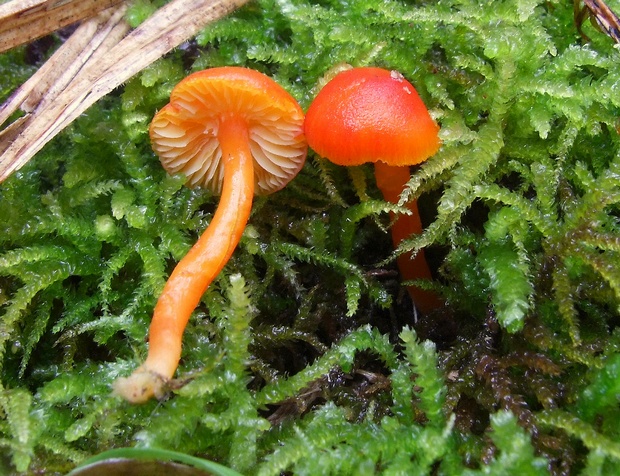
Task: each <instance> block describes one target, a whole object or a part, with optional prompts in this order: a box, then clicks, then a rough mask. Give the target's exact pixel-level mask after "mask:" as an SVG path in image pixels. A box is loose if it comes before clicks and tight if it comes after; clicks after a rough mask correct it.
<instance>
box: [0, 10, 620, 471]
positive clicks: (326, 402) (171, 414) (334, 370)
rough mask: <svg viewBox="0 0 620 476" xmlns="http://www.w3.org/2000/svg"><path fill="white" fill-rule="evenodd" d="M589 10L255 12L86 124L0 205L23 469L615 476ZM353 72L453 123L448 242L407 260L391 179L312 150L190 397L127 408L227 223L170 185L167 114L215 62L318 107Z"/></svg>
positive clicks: (185, 369)
mask: <svg viewBox="0 0 620 476" xmlns="http://www.w3.org/2000/svg"><path fill="white" fill-rule="evenodd" d="M160 3H161V2H146V1H140V2H135V3H134V4H133V6H132V7H131V9H130V13H129V18H130V21H131V22H132V23H133V24H137V23H139V22H141V21H143V20H144V18H146V17H147V16H148V15H149V14H150V13H151V12H152V11H153V10H154V8H155V7H157V6H158V5H160ZM572 8H573V5H572V2H558V1H552V2H549V1H542V0H541V1H537V0H527V1H522V0H521V1H517V0H514V1H513V0H504V1H499V2H498V1H494V2H482V4H481V3H480V2H478V1H470V0H460V1H449V0H442V1H439V2H419V1H396V0H388V1H377V0H357V1H355V2H344V1H338V0H321V1H308V0H293V1H279V0H264V1H262V0H261V1H258V2H251V3H249V4H248V5H246V6H245V7H243V8H242V9H241V10H239V11H237V12H236V13H235V14H233V15H231V16H229V17H227V18H226V19H224V20H222V21H220V22H218V23H216V24H214V25H210V26H208V27H206V28H205V29H204V31H203V32H201V33H200V34H199V35H198V36H197V37H196V38H195V39H193V40H191V41H189V42H188V43H186V44H185V45H183V47H182V48H179V49H178V50H177V51H175V52H173V53H171V54H170V55H168V56H167V57H165V58H163V59H161V60H159V61H157V62H156V63H155V64H153V65H151V66H150V67H148V68H147V69H145V70H144V71H143V72H141V73H140V74H138V75H137V76H136V77H134V78H133V79H131V80H130V81H129V82H128V83H127V84H125V85H124V86H123V88H122V90H120V91H119V93H118V94H115V95H110V96H108V97H106V98H104V99H103V100H101V101H99V102H98V103H97V104H96V105H95V106H93V107H92V108H90V109H89V110H88V111H87V113H86V114H84V115H83V116H82V117H80V118H79V119H78V120H77V121H76V122H75V123H74V124H73V125H72V126H71V127H70V128H69V129H68V130H66V131H65V132H64V133H63V134H61V135H60V136H58V137H57V138H56V139H55V140H54V141H52V142H51V143H50V144H48V145H47V146H46V147H45V148H44V149H43V150H42V151H41V153H39V154H38V155H37V156H36V157H35V158H34V159H33V160H32V161H31V162H30V163H29V164H28V165H26V166H25V167H24V168H22V169H21V170H20V171H19V172H17V173H15V174H14V175H13V176H11V177H10V178H9V179H7V180H6V181H5V182H4V183H3V184H1V185H0V376H1V381H0V414H1V415H2V417H3V418H1V419H0V453H1V454H2V458H0V471H2V470H4V469H5V467H6V468H10V469H7V471H6V472H9V471H17V472H28V471H30V472H37V471H40V472H45V473H46V474H55V473H61V474H64V473H65V472H66V471H68V470H69V469H71V468H72V467H74V466H75V465H76V464H78V463H79V462H81V461H83V460H85V459H86V458H88V457H89V456H92V455H93V454H95V453H97V452H100V451H103V450H105V449H109V448H119V447H130V446H138V447H143V448H154V447H158V448H165V449H169V450H175V451H182V452H184V453H187V454H191V455H195V456H198V457H203V458H206V459H210V460H214V461H218V462H220V463H222V464H224V465H227V466H230V467H233V468H235V469H237V470H238V471H240V472H243V473H244V474H280V472H281V471H291V472H293V473H295V474H306V473H308V474H323V473H325V474H374V473H376V472H383V473H386V474H390V473H393V474H405V473H406V474H429V473H433V474H478V473H480V474H507V472H512V473H513V474H524V475H526V474H541V473H542V472H550V473H552V474H579V473H580V472H581V473H583V474H613V473H614V472H617V469H618V465H619V464H620V462H619V458H620V457H619V451H618V447H617V446H618V445H617V440H618V419H619V415H618V410H617V407H618V382H619V379H620V377H619V375H618V373H619V371H618V355H619V353H620V333H619V332H618V322H619V320H618V316H619V306H620V272H619V271H618V266H617V263H618V262H619V258H620V256H619V254H620V245H619V243H620V226H619V220H618V217H619V203H620V141H619V137H618V124H619V119H618V117H619V112H620V99H619V98H620V96H619V95H618V85H619V84H620V61H619V53H618V49H617V48H616V47H614V45H613V42H612V40H611V39H610V38H608V37H607V36H605V35H604V34H603V33H601V32H598V31H596V30H594V29H592V28H590V26H586V25H584V28H587V34H588V35H589V36H590V37H591V39H592V42H591V43H584V42H583V41H582V40H581V38H580V36H579V33H578V31H577V29H576V26H575V25H574V23H573V10H572ZM31 63H32V61H31V59H29V56H28V49H27V48H26V47H24V48H19V49H17V50H15V51H12V52H9V53H5V54H3V55H1V56H0V73H2V74H0V96H2V97H3V98H4V97H6V96H7V95H8V94H10V91H11V90H12V89H13V88H15V87H16V86H17V85H19V84H20V83H21V82H23V81H24V80H25V78H26V77H27V76H28V75H29V74H31V73H32V71H34V69H35V65H33V64H31ZM340 63H350V64H352V65H355V66H363V65H377V66H381V67H385V68H393V69H397V70H399V71H400V72H402V73H403V74H404V75H405V76H406V77H407V79H408V80H410V81H411V82H412V83H413V84H414V85H415V86H416V88H417V89H418V91H419V93H420V95H421V96H422V98H423V99H424V100H425V102H426V104H427V105H428V106H429V108H430V110H431V112H432V114H433V115H434V116H435V117H436V118H437V120H438V122H439V123H440V124H441V128H442V129H441V137H442V141H443V144H442V148H441V150H440V151H439V153H438V154H437V155H436V156H435V157H433V158H431V159H430V160H429V161H428V162H426V163H425V164H424V165H422V166H420V167H418V168H416V169H415V170H413V171H412V176H411V180H410V181H409V184H408V186H407V189H406V190H405V192H404V194H403V196H402V200H401V201H402V203H401V205H403V204H404V203H405V202H406V200H408V199H414V198H416V199H417V198H419V204H420V206H421V210H422V214H423V216H424V218H425V221H426V227H425V231H424V232H423V233H422V234H421V235H419V236H412V237H411V238H410V239H409V240H406V241H405V242H404V243H403V244H402V245H401V247H400V249H398V250H396V251H394V250H392V249H391V242H390V239H389V235H388V228H389V224H390V221H389V212H399V211H402V210H403V209H402V208H400V207H399V206H395V205H391V204H387V203H384V202H382V201H381V200H380V194H379V193H377V190H376V187H375V184H374V180H373V176H372V168H371V167H359V168H356V169H354V170H350V171H347V170H344V169H343V168H341V167H337V166H334V165H333V164H330V163H328V162H326V161H325V160H323V159H321V158H319V157H316V156H315V155H314V154H312V153H311V154H310V156H309V158H308V162H307V164H306V166H305V167H304V169H303V170H302V172H301V173H300V174H299V176H298V177H297V178H296V179H295V180H294V181H293V182H292V183H291V184H289V186H287V187H286V188H285V189H284V190H282V191H280V192H278V193H277V194H274V195H272V196H269V197H261V198H258V199H257V200H256V201H255V204H254V207H253V212H252V217H251V223H250V226H249V227H248V229H247V230H246V232H245V233H244V236H243V238H242V240H241V244H240V246H239V247H238V249H237V250H236V252H235V254H234V256H233V258H232V260H231V261H230V262H229V263H228V264H227V266H226V268H225V269H224V271H223V272H222V273H221V275H220V276H219V277H218V279H217V280H216V282H215V283H214V284H213V285H212V286H211V287H210V289H209V290H208V291H207V292H206V293H205V295H204V297H203V299H202V301H201V303H200V305H199V307H198V308H197V310H196V312H195V314H194V316H193V317H192V319H191V320H190V324H189V326H188V329H187V332H186V335H185V339H184V351H183V360H182V365H181V367H180V368H179V371H178V377H179V378H178V381H175V382H173V385H172V386H171V389H170V395H169V398H168V399H166V400H164V401H162V402H150V403H147V404H145V405H143V406H131V405H129V404H127V403H125V402H123V401H121V400H120V399H117V398H115V397H113V396H111V383H112V382H113V381H114V380H115V379H116V378H117V377H118V376H121V375H127V374H128V373H130V371H131V370H133V369H134V368H135V367H136V365H137V364H138V363H139V362H140V361H142V359H143V358H144V356H145V353H146V343H145V341H144V338H145V336H146V335H147V330H148V324H149V321H150V316H151V313H152V310H153V306H154V305H155V302H156V299H157V296H158V295H159V293H160V291H161V289H162V287H163V285H164V283H165V280H166V278H167V277H168V275H169V273H170V272H171V270H172V269H173V267H174V265H175V263H176V262H177V261H178V260H179V259H180V258H181V257H182V256H184V255H185V253H186V252H187V250H188V249H189V248H190V246H191V244H192V243H193V242H194V241H195V240H196V238H197V236H198V235H199V234H200V233H201V232H202V231H203V230H204V228H205V227H206V226H207V224H208V223H209V221H210V219H211V216H212V213H213V211H214V209H215V206H216V204H217V198H216V197H212V196H211V195H210V194H209V193H208V192H205V191H200V190H189V189H187V188H185V187H183V178H182V177H167V176H166V174H165V173H164V171H163V170H162V168H161V166H160V165H159V161H158V159H157V158H156V157H155V156H154V154H153V153H152V151H151V149H150V145H149V143H148V134H147V131H148V124H149V121H150V119H151V117H152V116H153V114H154V113H155V111H156V110H157V109H159V108H161V107H162V106H163V105H164V104H165V103H166V102H167V99H168V95H169V93H170V90H171V89H172V87H173V86H174V84H176V82H178V81H179V80H180V79H181V78H182V77H184V76H185V75H186V74H188V73H190V72H191V71H195V70H198V69H202V68H207V67H213V66H220V65H244V66H249V67H252V68H255V69H258V70H260V71H263V72H265V73H266V74H268V75H270V76H271V77H273V78H274V79H276V80H277V81H278V82H279V83H280V84H282V86H284V87H285V88H286V89H287V90H289V91H290V92H291V93H292V94H293V95H294V96H295V97H296V98H297V99H298V100H299V101H300V103H301V104H302V105H303V107H304V108H306V107H307V106H308V105H309V103H310V101H311V100H312V98H313V96H314V95H315V94H316V91H317V88H318V86H317V84H318V82H319V80H320V79H321V77H322V76H323V75H324V74H325V73H327V72H328V71H330V70H331V69H332V68H333V67H335V66H338V65H339V64H340ZM422 248H425V249H426V254H427V256H428V257H429V259H430V261H431V264H432V267H433V270H434V271H435V272H436V275H437V279H436V280H434V281H433V282H432V283H425V284H424V286H425V287H427V288H431V289H434V290H435V291H436V292H438V293H441V294H442V295H443V297H444V298H445V299H446V302H447V304H446V307H445V308H441V309H439V310H438V311H437V312H435V313H433V314H432V315H428V316H419V315H415V314H414V313H413V312H412V306H411V303H410V302H409V301H408V297H406V292H403V289H402V287H401V283H399V282H398V278H397V274H396V268H395V265H394V260H393V258H394V257H395V255H396V254H398V253H401V252H404V251H413V252H416V251H418V250H420V249H422ZM413 329H415V331H414V330H413ZM2 465H4V467H3V466H2Z"/></svg>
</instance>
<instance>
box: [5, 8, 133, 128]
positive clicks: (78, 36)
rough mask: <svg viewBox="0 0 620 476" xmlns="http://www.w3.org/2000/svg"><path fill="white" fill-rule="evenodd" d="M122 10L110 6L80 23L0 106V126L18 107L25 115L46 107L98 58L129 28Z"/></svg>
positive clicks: (123, 9)
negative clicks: (82, 69)
mask: <svg viewBox="0 0 620 476" xmlns="http://www.w3.org/2000/svg"><path fill="white" fill-rule="evenodd" d="M125 10H126V9H125V6H120V7H118V8H110V9H108V10H106V11H104V12H101V13H100V14H99V15H97V16H96V17H94V18H90V19H88V20H86V21H84V22H82V24H81V25H80V26H79V27H78V28H77V30H75V32H74V34H73V35H71V36H70V37H69V38H68V39H67V41H65V43H64V44H63V45H62V46H61V47H60V48H58V50H56V52H55V53H54V54H53V55H52V56H51V57H50V58H49V60H48V61H47V62H46V63H45V64H44V65H43V66H41V67H40V68H39V69H38V71H37V72H36V73H35V74H34V75H32V77H31V78H30V79H29V80H28V81H26V82H25V83H24V84H22V85H21V86H20V87H19V88H17V89H16V90H15V91H14V92H13V94H12V95H11V96H10V97H9V98H8V99H7V101H6V102H5V103H4V104H2V105H1V106H0V125H1V124H4V122H6V121H7V120H8V119H9V117H10V116H11V114H13V113H14V112H15V111H17V109H20V110H21V111H23V112H25V113H27V114H30V113H32V112H33V111H34V110H35V109H36V108H37V107H38V108H39V109H41V110H43V109H45V108H46V107H47V106H48V105H49V104H50V103H52V102H53V101H54V100H55V99H56V98H57V96H58V95H59V94H60V93H62V92H63V91H64V90H65V88H66V87H67V85H68V84H69V83H70V82H71V80H72V79H73V78H74V77H75V76H76V75H77V74H78V73H79V71H80V69H81V68H82V67H83V66H84V65H85V64H86V63H88V62H89V61H95V62H96V61H99V59H100V57H101V55H104V54H105V53H106V52H107V51H108V50H109V49H110V48H112V47H113V46H114V45H116V44H117V43H118V42H119V41H120V40H121V39H122V38H123V37H124V36H125V34H126V33H127V31H129V25H127V24H126V23H125V22H124V21H122V20H123V15H124V14H125ZM27 117H28V116H26V118H27ZM5 131H6V129H5ZM5 131H2V134H4V133H5ZM2 134H0V137H2Z"/></svg>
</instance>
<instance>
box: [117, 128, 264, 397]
mask: <svg viewBox="0 0 620 476" xmlns="http://www.w3.org/2000/svg"><path fill="white" fill-rule="evenodd" d="M218 139H219V141H220V147H221V149H222V161H223V166H224V183H223V186H222V196H221V198H220V203H219V205H218V208H217V210H216V212H215V214H214V215H213V219H212V220H211V223H210V224H209V226H208V228H207V229H206V230H205V232H204V233H203V234H202V236H201V237H200V238H199V239H198V241H197V242H196V244H195V245H194V246H193V247H192V249H191V250H190V251H189V253H187V255H186V256H185V257H184V258H183V259H182V260H181V261H179V263H178V264H177V266H176V267H175V269H174V271H173V272H172V274H171V275H170V278H169V279H168V281H167V282H166V285H165V287H164V290H163V292H162V294H161V296H160V297H159V300H158V302H157V305H156V306H155V311H154V313H153V320H152V322H151V326H150V329H149V352H148V357H147V359H146V361H145V362H144V364H143V365H142V366H141V367H140V368H138V369H137V370H136V371H135V372H134V374H132V376H130V377H128V378H127V379H119V380H118V381H117V383H116V384H115V391H116V393H117V394H120V395H122V396H123V397H125V398H126V399H127V400H130V401H134V402H140V401H146V400H148V399H149V398H150V397H151V396H153V394H155V395H158V393H161V391H162V386H163V385H164V383H165V382H166V381H167V380H168V379H170V378H172V376H173V375H174V372H175V371H176V368H177V366H178V365H179V360H180V358H181V347H182V340H183V332H184V330H185V326H186V325H187V322H188V320H189V318H190V316H191V314H192V312H193V311H194V309H195V308H196V306H197V305H198V303H199V302H200V299H201V297H202V295H203V294H204V292H205V291H206V289H207V288H208V287H209V285H210V284H211V282H212V281H213V280H214V279H215V277H216V276H217V275H218V274H219V273H220V271H221V270H222V268H223V267H224V266H225V265H226V263H227V262H228V260H229V259H230V257H231V255H232V253H233V251H234V250H235V248H236V247H237V244H238V243H239V240H240V239H241V235H242V234H243V230H244V228H245V226H246V223H247V221H248V218H249V216H250V211H251V208H252V199H253V196H254V168H253V159H252V154H251V152H250V149H249V143H248V131H247V125H246V124H245V122H244V121H242V120H240V119H236V118H233V117H230V118H227V119H225V120H224V121H222V123H221V124H220V128H219V132H218ZM134 376H136V378H133V379H132V377H134Z"/></svg>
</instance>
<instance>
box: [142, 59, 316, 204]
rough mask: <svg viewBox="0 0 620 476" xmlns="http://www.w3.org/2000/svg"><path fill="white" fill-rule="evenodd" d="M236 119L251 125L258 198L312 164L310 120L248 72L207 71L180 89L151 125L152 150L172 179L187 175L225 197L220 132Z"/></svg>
mask: <svg viewBox="0 0 620 476" xmlns="http://www.w3.org/2000/svg"><path fill="white" fill-rule="evenodd" d="M230 118H235V119H241V120H242V121H244V122H245V123H246V124H247V127H248V136H249V142H250V143H249V147H250V150H251V152H252V156H253V158H254V176H255V191H256V194H261V195H262V194H268V193H272V192H275V191H277V190H279V189H281V188H282V187H284V186H285V185H286V184H287V183H288V182H289V181H290V180H291V179H292V178H293V177H294V176H295V175H296V174H297V173H298V172H299V170H300V169H301V167H302V166H303V164H304V161H305V158H306V150H307V145H306V141H305V139H304V135H303V121H304V114H303V111H302V110H301V107H300V106H299V104H298V103H297V101H295V99H294V98H293V97H292V96H291V95H290V94H289V93H288V92H286V91H285V90H284V89H283V88H282V87H281V86H280V85H279V84H277V83H276V82H275V81H273V80H272V79H270V78H269V77H267V76H265V75H263V74H261V73H259V72H257V71H254V70H251V69H248V68H240V67H233V66H231V67H222V68H213V69H207V70H204V71H199V72H197V73H193V74H191V75H189V76H188V77H187V78H185V79H184V80H183V81H181V82H180V83H179V84H177V85H176V86H175V88H174V89H173V90H172V94H171V96H170V103H169V104H167V105H166V106H165V107H164V108H163V109H161V110H160V111H159V112H158V113H157V114H156V116H155V117H154V118H153V121H152V122H151V127H150V137H151V142H152V147H153V149H154V151H155V152H156V153H157V155H158V156H159V158H160V161H161V163H162V165H163V167H164V168H165V169H166V171H168V173H170V174H176V173H183V174H185V175H186V176H187V178H188V183H187V185H188V186H190V187H197V186H201V187H205V188H209V189H210V190H212V191H213V192H214V193H217V194H219V193H221V189H222V180H223V178H224V170H223V167H222V166H221V164H222V149H221V147H220V144H219V140H218V127H219V125H220V123H221V122H222V120H224V119H230Z"/></svg>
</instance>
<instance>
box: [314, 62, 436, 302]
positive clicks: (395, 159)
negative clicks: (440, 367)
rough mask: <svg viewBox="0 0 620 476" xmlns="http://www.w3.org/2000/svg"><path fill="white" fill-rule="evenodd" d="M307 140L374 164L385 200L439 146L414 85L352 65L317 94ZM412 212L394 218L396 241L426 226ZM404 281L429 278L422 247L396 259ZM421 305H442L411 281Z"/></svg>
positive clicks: (333, 155)
mask: <svg viewBox="0 0 620 476" xmlns="http://www.w3.org/2000/svg"><path fill="white" fill-rule="evenodd" d="M304 130H305V133H306V139H307V140H308V145H309V146H310V147H311V148H312V149H314V151H315V152H316V153H318V154H319V155H321V156H322V157H325V158H327V159H329V160H331V161H332V162H334V163H336V164H339V165H361V164H364V163H367V162H374V163H375V177H376V181H377V186H378V188H379V189H380V190H381V192H382V193H383V196H384V199H385V200H386V201H389V202H391V203H398V200H399V196H400V194H401V192H402V191H403V187H404V186H405V184H406V183H407V181H408V180H409V178H410V175H409V166H410V165H415V164H419V163H421V162H424V161H425V160H426V159H428V158H429V157H430V156H432V155H434V154H435V153H436V152H437V150H438V149H439V146H440V140H439V135H438V133H439V126H438V125H437V124H436V123H435V122H434V121H433V119H432V118H431V116H430V115H429V113H428V110H427V109H426V106H425V105H424V103H423V102H422V100H421V99H420V96H418V93H417V92H416V90H415V88H414V87H413V86H412V85H411V84H410V83H409V82H408V81H407V80H406V79H405V78H404V77H403V76H402V74H400V73H398V72H396V71H388V70H385V69H381V68H353V69H349V70H346V71H343V72H341V73H338V74H337V75H336V76H334V78H333V79H332V80H331V81H329V82H328V83H327V84H326V85H325V86H324V87H323V88H322V89H321V90H320V91H319V93H318V94H317V96H316V98H315V99H314V101H313V102H312V104H311V105H310V107H309V109H308V111H307V113H306V121H305V125H304ZM408 207H409V209H410V210H411V215H410V216H408V215H400V216H398V217H394V223H393V225H392V240H393V243H394V246H395V247H396V246H398V244H399V243H400V242H401V241H402V240H404V239H406V238H409V237H410V236H411V235H412V234H417V233H420V232H421V231H422V224H421V221H420V216H419V213H418V207H417V203H416V202H415V201H413V202H410V203H409V204H408ZM397 263H398V267H399V270H400V273H401V276H402V277H403V279H405V280H411V279H420V278H423V279H427V278H428V279H430V278H431V272H430V269H429V267H428V264H427V262H426V259H425V257H424V251H423V250H421V251H420V252H419V253H418V254H417V255H416V256H415V257H414V258H413V259H412V258H411V255H410V254H408V253H405V254H402V255H400V256H399V257H398V260H397ZM408 290H409V293H410V295H411V297H412V299H413V300H414V302H415V305H416V306H417V308H418V309H419V310H420V311H422V312H429V311H431V310H432V309H434V308H436V307H438V306H439V305H440V304H441V301H440V300H439V298H438V297H437V296H436V295H435V294H434V293H430V292H428V291H425V290H422V289H419V288H416V287H414V286H409V288H408Z"/></svg>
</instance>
